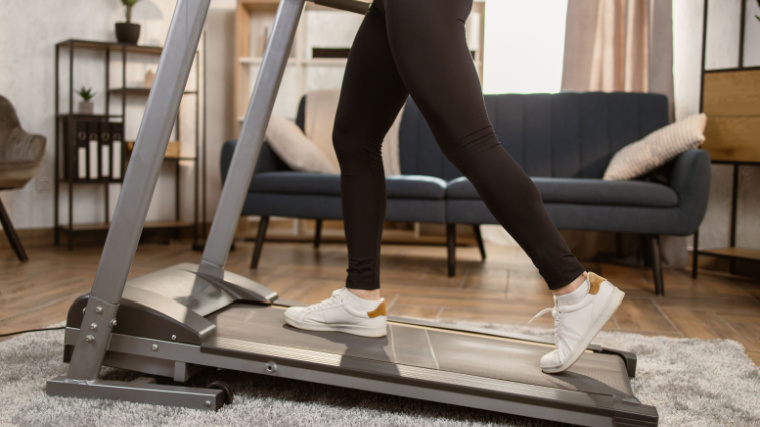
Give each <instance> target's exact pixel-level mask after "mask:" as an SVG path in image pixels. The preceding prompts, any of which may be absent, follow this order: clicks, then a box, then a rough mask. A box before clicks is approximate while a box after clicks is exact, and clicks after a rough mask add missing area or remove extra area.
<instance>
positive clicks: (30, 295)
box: [0, 241, 760, 365]
mask: <svg viewBox="0 0 760 427" xmlns="http://www.w3.org/2000/svg"><path fill="white" fill-rule="evenodd" d="M252 249H253V244H252V243H249V242H237V243H236V248H235V250H234V251H232V252H231V253H230V256H229V260H228V263H227V269H228V270H230V271H233V272H235V273H238V274H242V275H244V276H248V277H251V278H252V279H254V280H256V281H258V282H260V283H262V284H264V285H266V286H268V287H270V288H272V289H274V290H275V291H277V292H278V293H279V294H280V297H281V298H284V299H291V300H301V301H303V302H306V303H313V302H317V301H319V300H321V299H324V298H326V297H327V296H329V294H330V291H332V290H333V289H336V288H339V287H341V286H343V283H344V280H345V268H346V249H345V245H344V244H342V243H328V244H323V245H322V246H321V247H320V248H319V249H317V250H315V249H314V248H313V247H312V245H311V244H309V243H299V242H284V243H278V242H267V244H266V245H265V247H264V251H263V254H262V258H261V262H260V265H259V268H258V270H250V269H249V268H248V262H249V260H250V256H251V252H252ZM486 250H487V254H488V259H487V260H486V261H485V262H481V261H480V255H479V253H478V250H477V249H476V248H475V247H460V248H458V249H457V276H456V277H453V278H449V277H447V275H446V274H445V271H446V256H445V253H446V250H445V248H444V247H442V246H424V245H403V244H384V245H383V247H382V287H383V293H384V297H385V299H386V301H388V303H389V311H390V313H391V314H395V315H402V316H413V317H422V318H428V319H435V320H441V321H453V320H468V321H478V322H493V323H517V324H524V323H526V322H527V321H528V320H529V319H530V318H531V317H532V316H533V315H534V314H535V313H537V312H538V311H539V310H541V309H543V308H545V307H550V306H551V305H552V298H551V295H550V293H549V291H548V289H547V287H546V284H545V283H544V281H543V280H542V279H541V276H539V274H538V271H537V270H536V269H535V268H534V267H533V265H532V264H531V263H530V260H529V259H528V258H527V256H526V255H525V254H524V253H523V252H522V251H521V250H519V249H511V248H504V247H500V246H495V245H488V244H487V246H486ZM100 251H101V248H100V247H96V246H92V247H83V248H77V249H75V250H74V251H73V252H70V251H68V250H66V249H65V248H63V247H59V248H54V247H38V248H35V247H30V248H27V252H28V254H29V258H30V261H29V262H28V263H23V264H22V263H19V262H18V260H17V259H16V258H15V257H14V256H13V252H11V251H10V250H2V251H0V334H3V333H9V332H13V331H17V330H24V329H32V328H39V327H43V326H46V325H50V324H53V323H56V322H60V321H62V320H64V319H65V317H66V312H67V309H68V307H69V305H70V304H71V302H72V300H73V299H74V298H76V297H77V296H79V295H80V294H82V293H85V292H87V291H88V290H89V289H90V286H91V285H92V280H93V278H94V276H95V271H96V268H97V265H98V262H99V260H100ZM199 259H200V253H199V252H193V251H192V250H191V249H190V242H186V241H172V242H171V243H170V244H168V245H164V244H141V245H140V246H139V249H138V252H137V255H136V257H135V261H134V265H133V267H132V271H131V273H130V277H134V276H139V275H142V274H145V273H148V272H151V271H153V270H156V269H158V268H161V267H166V266H170V265H174V264H177V263H180V262H198V261H199ZM585 267H586V268H587V269H589V270H591V271H594V272H596V273H598V274H600V275H602V276H604V277H606V278H608V279H609V280H611V281H612V282H613V283H615V285H617V286H618V287H620V288H621V289H622V290H623V291H625V292H626V298H625V300H624V301H623V304H622V306H621V307H620V308H619V309H618V311H617V313H615V316H614V318H613V319H612V320H611V321H610V322H608V323H607V325H606V326H605V330H609V331H625V332H634V333H638V334H645V335H665V336H671V337H692V338H703V339H715V338H730V339H733V340H736V341H738V342H740V343H742V344H743V345H744V348H745V350H746V352H747V354H748V355H749V357H750V358H752V360H753V361H754V362H755V363H756V364H758V365H760V284H759V283H757V282H756V281H755V282H752V281H744V280H740V279H735V278H734V279H732V278H729V277H726V276H724V275H721V274H718V273H714V272H709V271H703V272H700V275H699V278H698V279H697V280H692V279H691V274H690V272H688V271H685V270H684V271H673V270H666V271H665V291H666V293H667V295H666V296H664V297H656V296H655V295H654V292H653V289H654V286H653V284H652V278H651V272H650V270H648V269H637V268H630V267H622V266H618V265H612V264H595V263H585ZM552 322H553V320H552V319H551V317H550V316H546V317H544V318H541V319H538V320H537V321H536V323H537V325H538V326H544V327H552V326H553V324H552Z"/></svg>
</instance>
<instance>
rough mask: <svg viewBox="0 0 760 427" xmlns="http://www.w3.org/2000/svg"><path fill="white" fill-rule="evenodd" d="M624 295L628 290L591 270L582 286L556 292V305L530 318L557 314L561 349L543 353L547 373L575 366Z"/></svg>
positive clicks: (542, 367)
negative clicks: (619, 287) (564, 291)
mask: <svg viewBox="0 0 760 427" xmlns="http://www.w3.org/2000/svg"><path fill="white" fill-rule="evenodd" d="M624 296H625V293H624V292H623V291H621V290H620V289H618V288H616V287H615V286H613V285H612V283H610V282H609V281H608V280H607V279H605V278H604V277H601V276H599V275H597V274H594V273H591V272H589V273H588V275H587V276H586V281H584V282H583V284H582V285H581V286H580V287H579V288H578V289H576V290H575V291H573V292H571V293H569V294H566V295H561V296H559V297H557V296H555V297H554V308H546V309H544V310H541V311H540V312H539V313H538V314H536V315H535V316H534V317H533V319H531V320H530V321H531V322H532V321H533V320H535V319H536V318H538V317H539V316H542V315H544V314H546V313H549V312H551V314H552V317H554V333H555V339H556V344H557V349H556V350H554V351H552V352H550V353H547V354H545V355H544V356H543V357H541V362H540V365H541V369H542V370H543V371H544V372H546V373H547V374H555V373H559V372H562V371H564V370H566V369H568V368H570V367H571V366H573V364H574V363H575V362H576V361H577V360H578V359H579V358H580V357H581V355H582V354H583V352H584V351H585V350H586V348H587V347H588V345H589V344H590V343H591V340H593V339H594V337H595V336H596V334H598V333H599V331H600V330H601V329H602V327H603V326H604V324H605V323H607V321H608V320H609V319H610V317H612V314H613V313H615V310H617V308H618V306H620V303H621V302H622V301H623V297H624ZM528 323H530V322H528Z"/></svg>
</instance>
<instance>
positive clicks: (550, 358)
mask: <svg viewBox="0 0 760 427" xmlns="http://www.w3.org/2000/svg"><path fill="white" fill-rule="evenodd" d="M561 364H562V362H561V361H560V360H559V350H552V351H550V352H549V353H546V354H544V355H543V356H541V362H540V365H541V368H542V369H546V368H554V367H557V366H559V365H561Z"/></svg>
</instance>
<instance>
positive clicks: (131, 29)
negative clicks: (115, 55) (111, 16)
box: [116, 22, 140, 44]
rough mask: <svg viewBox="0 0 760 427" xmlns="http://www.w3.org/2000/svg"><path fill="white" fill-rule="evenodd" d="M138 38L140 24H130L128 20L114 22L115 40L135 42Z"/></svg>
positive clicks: (126, 42) (127, 42)
mask: <svg viewBox="0 0 760 427" xmlns="http://www.w3.org/2000/svg"><path fill="white" fill-rule="evenodd" d="M139 38H140V25H138V24H132V23H130V22H117V23H116V40H118V41H119V43H125V44H137V39H139Z"/></svg>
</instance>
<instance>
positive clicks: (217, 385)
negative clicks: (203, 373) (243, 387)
mask: <svg viewBox="0 0 760 427" xmlns="http://www.w3.org/2000/svg"><path fill="white" fill-rule="evenodd" d="M206 388H213V389H217V390H222V391H224V404H225V405H232V401H233V400H235V396H234V395H233V394H232V387H230V385H229V384H227V383H226V382H224V381H214V382H212V383H211V384H209V385H207V386H206Z"/></svg>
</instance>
